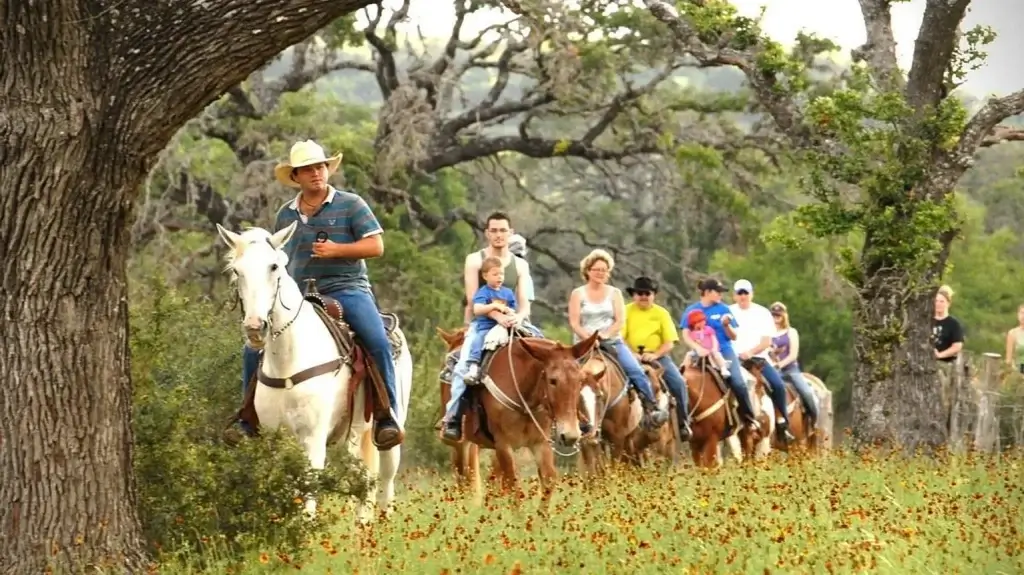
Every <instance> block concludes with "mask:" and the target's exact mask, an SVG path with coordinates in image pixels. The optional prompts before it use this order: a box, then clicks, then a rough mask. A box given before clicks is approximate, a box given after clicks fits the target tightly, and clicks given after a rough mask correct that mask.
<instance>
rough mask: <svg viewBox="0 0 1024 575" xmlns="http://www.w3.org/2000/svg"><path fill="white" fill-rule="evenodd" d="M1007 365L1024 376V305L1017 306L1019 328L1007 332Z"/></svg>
mask: <svg viewBox="0 0 1024 575" xmlns="http://www.w3.org/2000/svg"><path fill="white" fill-rule="evenodd" d="M1006 364H1007V365H1009V366H1010V368H1012V369H1013V370H1015V371H1017V372H1018V373H1022V374H1024V304H1021V305H1019V306H1017V327H1015V328H1013V329H1011V330H1010V331H1008V332H1006Z"/></svg>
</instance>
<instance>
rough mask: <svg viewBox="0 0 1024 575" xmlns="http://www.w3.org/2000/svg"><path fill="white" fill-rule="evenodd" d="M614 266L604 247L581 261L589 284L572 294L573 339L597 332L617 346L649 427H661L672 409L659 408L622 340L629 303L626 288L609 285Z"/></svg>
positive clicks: (581, 338) (617, 356)
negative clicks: (623, 291)
mask: <svg viewBox="0 0 1024 575" xmlns="http://www.w3.org/2000/svg"><path fill="white" fill-rule="evenodd" d="M614 267H615V262H614V260H613V259H612V256H611V255H610V254H609V253H608V252H606V251H604V250H594V251H592V252H590V254H588V255H587V257H585V258H583V261H581V262H580V276H581V277H582V278H583V281H585V282H587V283H585V284H583V285H582V286H580V287H578V288H576V289H574V290H572V295H570V296H569V325H570V326H571V327H572V333H573V341H574V342H578V341H582V340H584V339H586V338H588V337H590V336H591V335H592V334H593V333H594V332H595V331H597V332H600V336H599V337H600V338H601V340H602V342H608V344H610V345H611V346H614V349H615V355H616V358H617V359H618V360H619V364H620V365H621V366H622V370H623V371H625V372H626V377H627V378H629V382H630V383H631V384H633V387H635V388H636V390H637V392H638V393H639V394H640V402H641V403H642V404H643V407H644V413H645V414H646V417H645V419H646V420H647V421H646V425H645V427H649V428H651V429H657V428H658V427H661V426H662V425H663V424H664V423H665V422H666V421H668V412H667V411H664V410H661V409H659V408H658V405H657V403H655V401H654V390H653V388H652V387H651V381H650V380H649V379H648V378H647V374H646V373H644V370H643V368H642V367H640V362H639V361H637V359H636V356H634V355H633V352H632V351H631V350H630V349H629V346H628V345H626V342H625V341H624V340H623V339H622V326H623V323H624V322H625V321H626V304H625V302H624V301H623V299H622V291H621V290H619V289H618V288H616V287H614V286H610V285H608V278H609V276H610V275H611V272H612V269H613V268H614Z"/></svg>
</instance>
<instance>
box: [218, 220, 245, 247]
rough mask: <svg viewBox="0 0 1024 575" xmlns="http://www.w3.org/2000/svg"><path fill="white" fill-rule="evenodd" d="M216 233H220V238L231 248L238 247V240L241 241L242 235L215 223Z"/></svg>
mask: <svg viewBox="0 0 1024 575" xmlns="http://www.w3.org/2000/svg"><path fill="white" fill-rule="evenodd" d="M217 233H218V234H220V239H222V240H224V243H225V244H226V245H227V246H228V247H229V248H231V249H235V248H236V247H238V242H240V241H242V236H240V235H238V234H236V233H235V232H233V231H231V230H229V229H227V228H225V227H224V226H222V225H220V224H217Z"/></svg>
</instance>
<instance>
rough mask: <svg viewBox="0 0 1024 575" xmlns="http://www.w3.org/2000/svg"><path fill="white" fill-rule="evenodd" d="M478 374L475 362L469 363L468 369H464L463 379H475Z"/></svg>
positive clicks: (477, 366) (478, 367)
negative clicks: (464, 375)
mask: <svg viewBox="0 0 1024 575" xmlns="http://www.w3.org/2000/svg"><path fill="white" fill-rule="evenodd" d="M479 375H480V366H479V365H477V364H475V363H471V364H469V369H467V370H466V377H465V379H466V380H467V381H476V378H477V376H479Z"/></svg>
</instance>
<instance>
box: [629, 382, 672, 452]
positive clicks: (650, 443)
mask: <svg viewBox="0 0 1024 575" xmlns="http://www.w3.org/2000/svg"><path fill="white" fill-rule="evenodd" d="M640 365H641V366H643V368H644V372H646V373H647V377H648V378H649V379H650V380H651V384H653V386H654V395H655V399H656V401H657V402H658V404H659V406H660V407H661V408H662V409H667V410H668V413H669V420H668V423H666V424H665V425H662V426H661V427H659V428H658V429H657V430H655V431H645V432H644V433H642V434H640V435H639V437H637V438H636V441H635V442H634V444H633V447H634V448H635V449H636V455H637V457H638V458H639V459H640V464H641V465H643V464H644V463H646V462H647V461H649V460H650V459H651V458H649V457H648V456H649V455H653V456H655V457H656V458H659V459H664V460H667V461H669V462H671V463H672V464H675V463H676V462H677V461H678V456H679V445H680V444H681V443H682V441H681V440H680V439H679V417H678V414H677V413H676V400H675V398H674V397H672V394H671V393H669V390H668V384H666V383H665V368H663V367H661V365H660V364H658V363H656V362H650V363H647V362H641V363H640Z"/></svg>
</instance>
